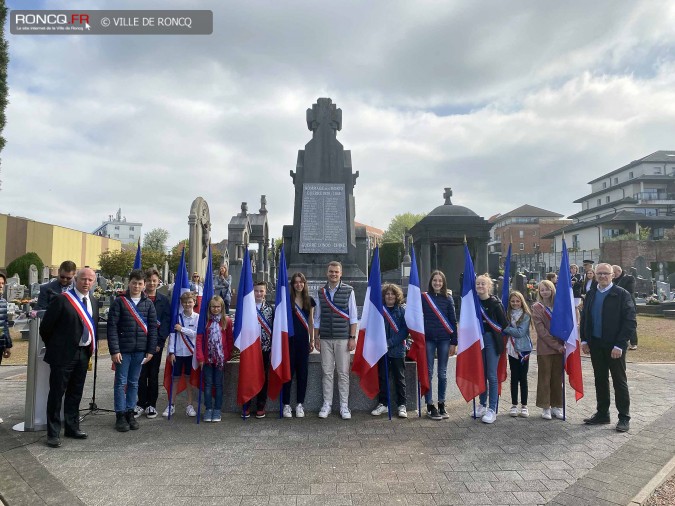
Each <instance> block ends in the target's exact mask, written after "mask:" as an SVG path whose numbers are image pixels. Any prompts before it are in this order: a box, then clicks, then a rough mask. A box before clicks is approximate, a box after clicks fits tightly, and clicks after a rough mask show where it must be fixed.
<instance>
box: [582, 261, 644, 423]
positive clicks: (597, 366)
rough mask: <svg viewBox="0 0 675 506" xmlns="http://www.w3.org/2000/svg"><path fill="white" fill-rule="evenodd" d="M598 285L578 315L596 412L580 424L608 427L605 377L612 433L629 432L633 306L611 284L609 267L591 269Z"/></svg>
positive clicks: (634, 324)
mask: <svg viewBox="0 0 675 506" xmlns="http://www.w3.org/2000/svg"><path fill="white" fill-rule="evenodd" d="M595 275H596V276H597V279H598V284H597V285H596V286H595V287H593V288H591V290H590V291H589V292H588V293H587V294H586V300H585V302H584V311H583V313H581V325H580V326H579V330H580V333H581V349H582V350H583V352H584V353H585V354H589V353H590V354H591V364H592V365H593V375H594V376H595V397H596V401H597V411H596V413H595V414H594V415H593V416H591V417H590V418H586V419H585V420H584V423H586V424H588V425H598V424H606V423H609V421H610V420H609V374H610V373H611V374H612V383H614V402H615V404H616V409H617V410H618V412H619V423H617V424H616V430H618V431H619V432H627V431H628V429H629V428H630V414H629V411H630V395H629V392H628V380H627V378H626V348H627V346H628V340H629V339H630V337H631V335H632V334H633V333H635V327H636V321H635V305H634V304H633V301H632V300H631V297H630V294H629V293H628V292H627V291H626V290H624V289H623V288H621V287H618V286H616V285H614V284H613V283H612V277H613V276H614V273H613V272H612V266H611V265H609V264H605V263H601V264H598V267H597V268H596V269H595Z"/></svg>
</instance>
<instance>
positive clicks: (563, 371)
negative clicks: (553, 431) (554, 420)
mask: <svg viewBox="0 0 675 506" xmlns="http://www.w3.org/2000/svg"><path fill="white" fill-rule="evenodd" d="M565 400H566V399H565V352H563V367H562V401H563V422H564V421H566V420H567V417H566V416H565V408H566V405H567V403H566V402H565Z"/></svg>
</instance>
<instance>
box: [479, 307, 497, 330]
mask: <svg viewBox="0 0 675 506" xmlns="http://www.w3.org/2000/svg"><path fill="white" fill-rule="evenodd" d="M480 314H481V315H482V316H483V320H485V323H487V324H488V326H489V327H490V328H491V329H492V330H493V331H494V332H495V333H496V334H497V335H498V336H499V335H501V333H502V328H501V327H500V326H499V324H498V323H497V322H495V321H494V320H492V319H491V318H490V317H489V316H488V315H487V313H486V312H485V309H483V306H482V305H481V307H480Z"/></svg>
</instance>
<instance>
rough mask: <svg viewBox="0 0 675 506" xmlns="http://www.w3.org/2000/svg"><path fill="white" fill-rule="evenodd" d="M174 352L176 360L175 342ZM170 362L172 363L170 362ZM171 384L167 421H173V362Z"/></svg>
mask: <svg viewBox="0 0 675 506" xmlns="http://www.w3.org/2000/svg"><path fill="white" fill-rule="evenodd" d="M173 351H174V355H173V356H174V358H175V357H176V354H175V353H176V343H175V342H174V345H173ZM169 362H171V361H170V360H169ZM170 378H171V382H170V383H169V416H168V417H167V421H169V420H171V406H173V362H171V376H170Z"/></svg>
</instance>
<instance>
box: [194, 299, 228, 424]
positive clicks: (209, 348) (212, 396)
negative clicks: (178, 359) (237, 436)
mask: <svg viewBox="0 0 675 506" xmlns="http://www.w3.org/2000/svg"><path fill="white" fill-rule="evenodd" d="M224 313H225V301H224V300H223V298H222V297H220V296H219V295H214V296H213V297H212V298H211V300H210V301H209V317H208V320H207V321H206V332H207V334H208V337H207V338H206V346H204V343H203V338H202V335H201V334H197V344H196V346H197V350H196V351H197V362H199V366H200V367H201V368H202V371H203V372H204V404H205V405H206V412H205V413H204V421H205V422H220V420H221V412H220V411H221V409H222V407H223V370H224V369H225V362H227V361H228V360H230V358H231V357H232V348H234V339H233V336H232V320H231V319H230V318H228V316H227V315H226V314H224ZM214 390H215V393H214Z"/></svg>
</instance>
